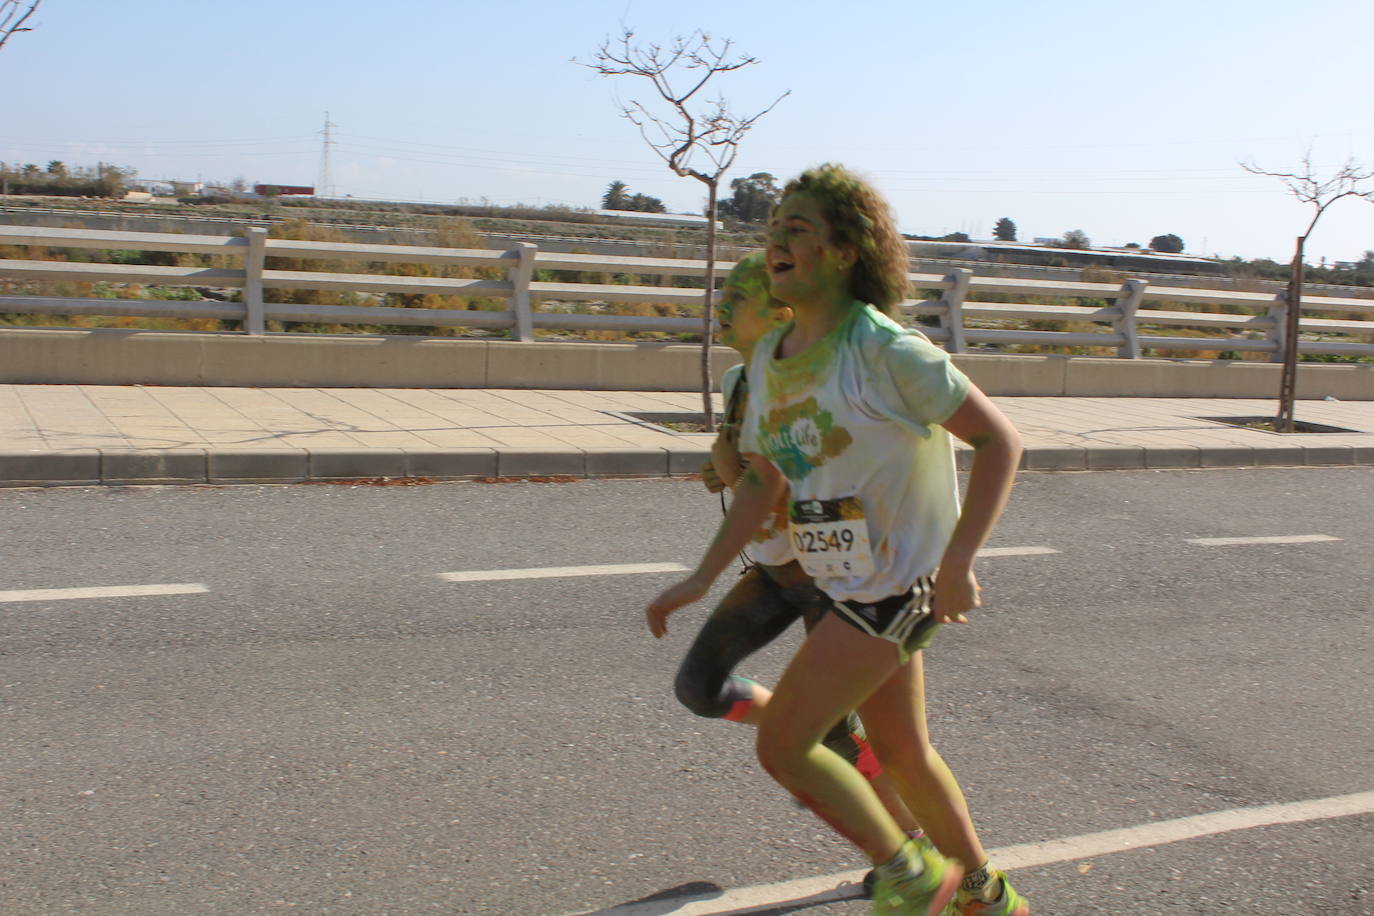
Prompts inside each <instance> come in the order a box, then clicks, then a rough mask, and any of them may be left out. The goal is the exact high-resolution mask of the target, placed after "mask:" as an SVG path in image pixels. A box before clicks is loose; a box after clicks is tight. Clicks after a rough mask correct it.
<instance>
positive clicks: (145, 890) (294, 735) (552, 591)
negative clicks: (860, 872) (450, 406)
mask: <svg viewBox="0 0 1374 916" xmlns="http://www.w3.org/2000/svg"><path fill="white" fill-rule="evenodd" d="M1371 494H1374V469H1368V468H1365V469H1341V468H1323V469H1291V470H1287V469H1259V470H1236V471H1194V472H1180V471H1171V472H1104V473H1077V474H1064V473H1061V474H1026V475H1023V477H1022V479H1021V481H1020V483H1019V484H1018V489H1017V493H1016V495H1015V498H1014V501H1013V505H1012V507H1011V509H1010V510H1009V513H1008V516H1007V518H1006V519H1005V520H1004V522H1003V524H1002V525H1001V526H1000V527H999V529H998V531H997V533H996V536H995V538H994V541H993V544H992V546H996V547H1047V548H1051V549H1053V550H1055V551H1058V552H1057V553H1046V554H1039V555H1028V556H1001V557H990V558H988V559H985V560H983V561H982V562H981V563H980V577H981V580H982V582H983V585H984V587H985V600H986V602H987V606H986V607H985V609H984V610H983V611H981V612H980V613H979V614H978V615H977V617H976V619H975V623H974V624H973V625H971V626H969V627H966V628H947V629H946V631H945V632H944V633H943V634H942V635H941V636H940V638H939V639H938V640H937V642H936V645H935V648H934V649H933V650H932V651H931V652H930V653H928V656H929V657H928V661H927V670H928V679H929V690H930V694H931V703H930V713H931V719H932V729H933V732H934V734H935V737H936V741H937V744H938V746H939V747H940V749H941V750H942V752H943V753H944V754H945V756H946V757H947V758H948V759H949V760H950V761H951V764H952V766H953V767H954V769H955V772H956V773H957V774H958V775H959V777H960V780H961V782H962V783H963V785H964V787H965V790H966V792H967V794H968V795H969V798H970V801H971V803H972V807H973V809H974V813H975V819H976V820H977V822H978V824H979V827H980V830H981V832H982V834H983V838H984V841H985V843H986V844H987V845H988V846H989V847H993V848H1001V847H1007V846H1010V845H1013V844H1023V843H1031V842H1037V841H1043V840H1052V839H1057V838H1062V837H1076V836H1080V835H1083V834H1090V833H1093V832H1095V831H1102V830H1109V829H1114V828H1135V827H1139V826H1141V825H1148V824H1154V823H1157V822H1161V821H1167V820H1170V819H1174V818H1182V817H1187V816H1190V815H1199V814H1207V813H1210V812H1217V811H1224V810H1230V809H1247V810H1248V809H1251V808H1253V807H1255V806H1261V805H1268V804H1273V803H1280V802H1296V801H1303V800H1307V799H1321V798H1329V797H1333V796H1343V795H1347V794H1350V793H1359V792H1368V791H1370V790H1371V789H1374V776H1371V773H1372V772H1374V765H1372V764H1374V721H1372V720H1371V716H1370V714H1369V711H1370V709H1374V653H1371V652H1370V619H1371V616H1370V615H1371V598H1372V597H1374V571H1372V570H1371V564H1370V560H1369V557H1370V556H1371V549H1372V548H1374V513H1372V512H1371V511H1370V509H1371V508H1372V507H1374V496H1371ZM718 518H719V506H718V504H716V503H715V501H714V499H713V498H712V497H709V496H708V495H706V493H705V492H704V490H702V489H701V486H700V484H699V483H695V482H690V481H688V482H674V481H666V480H651V481H579V482H577V483H571V484H528V483H525V484H494V485H492V484H476V483H460V484H444V485H436V486H427V487H412V488H400V487H386V488H377V487H340V486H295V487H238V488H211V487H204V488H142V489H110V488H94V489H63V490H8V491H6V490H0V560H3V562H2V563H0V912H3V913H6V914H28V913H67V912H81V913H108V914H164V913H165V914H188V913H195V914H257V913H281V912H301V913H329V914H410V913H430V912H434V913H460V914H502V916H504V914H515V913H520V914H533V916H563V914H569V913H575V912H584V911H593V910H598V909H610V908H613V907H615V906H617V905H620V904H625V903H627V902H631V901H636V900H645V899H646V898H653V897H655V895H662V894H664V893H665V892H671V893H684V892H709V891H711V890H712V889H720V890H722V891H723V892H726V891H731V890H732V889H737V888H743V887H750V886H754V885H764V884H771V883H773V882H780V881H788V880H791V879H797V878H805V877H807V876H817V875H830V874H834V873H838V872H844V871H847V870H851V869H856V868H859V867H860V866H861V865H862V863H861V861H860V859H859V857H858V855H857V854H856V853H855V852H854V851H853V850H852V849H850V848H849V847H848V846H847V845H846V844H844V843H843V842H842V841H840V840H838V839H837V838H834V837H832V836H830V835H829V833H828V831H826V830H825V829H824V828H823V827H822V826H821V825H820V824H819V822H817V821H815V820H814V819H813V818H812V817H811V816H810V815H809V814H807V813H805V812H802V811H799V810H798V809H797V808H796V807H795V806H794V805H792V803H791V802H790V801H789V800H788V799H787V798H785V797H784V796H783V795H782V793H781V792H780V790H778V789H777V788H776V787H775V786H774V785H773V784H772V783H771V782H770V781H769V780H768V779H767V778H766V777H765V776H763V775H762V774H761V773H760V772H759V769H758V767H757V765H756V764H755V763H754V762H753V758H752V749H751V741H750V736H749V735H748V734H747V733H746V731H745V729H744V727H743V726H735V725H732V724H729V723H723V722H716V721H706V720H700V719H696V718H694V717H692V716H691V715H690V714H688V713H687V712H686V711H685V710H682V709H681V708H680V707H678V706H677V705H676V703H675V701H674V700H673V698H672V696H671V688H670V684H671V678H672V674H673V670H674V668H675V666H676V664H677V661H678V660H679V658H680V657H681V654H682V653H683V651H685V649H686V646H687V642H688V640H689V639H690V637H691V635H692V633H693V632H694V630H695V627H696V625H697V624H698V623H699V622H700V620H701V618H702V614H703V610H701V609H692V610H686V611H683V612H681V613H680V614H679V615H678V616H676V617H675V618H673V621H672V625H671V626H672V630H671V633H670V635H669V637H668V638H667V639H665V640H664V641H662V642H655V641H654V640H653V639H652V638H651V637H649V635H648V634H647V631H646V629H645V627H644V624H643V618H642V611H641V609H642V606H643V604H644V602H645V601H646V600H647V599H648V597H650V596H651V595H652V594H653V593H654V592H655V590H656V589H657V588H659V587H661V586H662V585H664V584H666V583H667V582H668V581H670V580H671V578H672V574H671V573H648V574H637V575H624V576H601V577H579V578H546V579H513V580H505V581H476V582H452V581H446V580H444V579H442V578H440V577H439V575H438V574H440V573H443V572H456V571H472V570H489V569H512V568H527V567H551V566H577V565H584V564H603V563H605V564H619V563H664V562H674V561H677V562H683V563H692V562H694V561H695V559H696V557H697V555H698V553H699V551H700V549H701V547H702V546H703V545H704V543H705V540H706V538H707V537H708V536H709V534H710V532H711V531H712V530H713V527H714V525H715V524H716V522H717V520H718ZM1295 535H1323V536H1325V537H1327V538H1330V539H1329V540H1315V541H1310V542H1306V543H1295V544H1272V543H1246V544H1238V545H1231V546H1206V545H1200V544H1194V543H1190V541H1189V539H1196V538H1218V537H1272V536H1295ZM155 584H162V585H168V584H172V585H182V586H200V587H202V588H203V591H196V592H188V593H185V594H176V595H142V596H132V597H94V598H91V597H86V598H61V597H58V596H57V595H55V594H52V593H48V592H46V591H45V590H48V589H63V588H78V587H106V586H140V585H155ZM780 642H781V644H780V645H778V646H775V647H772V648H770V649H769V650H767V651H766V652H765V653H763V654H762V655H760V656H759V657H757V658H755V659H752V660H750V662H749V663H747V665H746V667H745V668H744V669H742V672H741V673H745V674H748V675H749V676H753V677H756V678H758V679H760V680H763V681H765V682H768V681H771V680H772V679H774V678H775V677H776V676H777V673H778V671H779V670H780V667H781V665H782V664H784V663H785V661H786V658H787V654H788V652H789V651H790V649H791V648H792V647H793V646H794V645H795V635H794V634H788V635H787V636H784V637H783V639H782V640H781V641H780ZM1371 828H1374V815H1370V814H1368V813H1366V814H1356V815H1352V816H1347V817H1338V818H1327V819H1321V820H1301V821H1298V822H1296V823H1290V824H1286V825H1275V826H1266V827H1258V828H1252V829H1245V830H1236V831H1230V832H1224V833H1216V834H1212V835H1207V836H1202V837H1198V838H1195V839H1190V840H1187V841H1183V842H1171V843H1164V844H1162V845H1155V846H1149V847H1147V848H1143V849H1138V850H1135V851H1129V852H1119V853H1113V854H1100V855H1094V856H1091V857H1087V858H1079V859H1074V860H1072V861H1065V862H1058V863H1052V864H1045V865H1041V866H1036V867H1028V868H1023V869H1021V870H1019V871H1017V872H1016V883H1017V886H1018V887H1019V888H1021V889H1022V890H1023V891H1024V892H1025V893H1026V894H1027V895H1028V896H1029V897H1030V898H1031V899H1032V903H1033V904H1034V907H1035V912H1036V913H1037V914H1056V913H1064V914H1102V913H1109V914H1114V913H1123V914H1124V913H1131V914H1156V913H1158V914H1193V913H1197V914H1201V913H1216V912H1225V913H1228V914H1260V913H1264V914H1274V913H1278V914H1287V913H1293V914H1297V913H1308V912H1314V913H1315V912H1322V913H1326V912H1339V913H1357V914H1358V913H1364V914H1368V913H1374V876H1372V875H1371V862H1374V838H1372V837H1374V831H1372V830H1371ZM722 899H724V898H722ZM647 906H648V910H649V911H652V912H655V913H661V914H665V916H666V914H670V913H672V912H673V908H674V905H673V904H672V903H670V902H663V903H661V904H658V905H647ZM644 909H645V908H644V907H641V910H644ZM791 911H793V910H791V909H789V908H788V907H785V906H784V907H781V908H774V909H773V910H772V911H771V912H774V913H781V912H791ZM805 912H807V913H809V914H826V916H850V914H861V913H865V912H867V910H866V907H865V905H864V904H863V903H861V902H858V901H849V902H841V903H832V904H827V905H823V906H818V907H813V908H809V909H807V910H806V911H805Z"/></svg>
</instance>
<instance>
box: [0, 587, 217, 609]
mask: <svg viewBox="0 0 1374 916" xmlns="http://www.w3.org/2000/svg"><path fill="white" fill-rule="evenodd" d="M209 590H210V589H209V588H208V587H206V586H204V585H200V584H197V583H182V584H171V585H105V586H98V587H94V588H29V589H18V590H14V591H7V592H0V604H4V603H6V602H10V601H66V600H68V599H72V598H144V597H148V596H151V595H195V594H200V593H203V592H208V591H209Z"/></svg>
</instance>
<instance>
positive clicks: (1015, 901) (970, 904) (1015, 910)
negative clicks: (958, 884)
mask: <svg viewBox="0 0 1374 916" xmlns="http://www.w3.org/2000/svg"><path fill="white" fill-rule="evenodd" d="M992 877H993V880H991V881H989V882H988V884H989V885H992V886H994V887H995V886H997V885H999V884H1000V885H1001V887H1002V891H1001V893H1000V894H999V895H998V897H997V899H996V900H986V899H984V898H982V897H980V896H976V895H974V894H973V893H972V892H970V891H966V890H964V889H963V888H960V889H959V892H958V893H957V894H955V896H954V902H952V903H951V904H950V905H949V910H947V912H948V913H949V916H1030V904H1029V903H1027V902H1026V898H1025V897H1022V896H1021V895H1020V894H1018V893H1016V888H1014V887H1012V886H1011V882H1010V881H1008V880H1007V874H1006V872H1003V871H997V870H995V869H994V870H993V872H992Z"/></svg>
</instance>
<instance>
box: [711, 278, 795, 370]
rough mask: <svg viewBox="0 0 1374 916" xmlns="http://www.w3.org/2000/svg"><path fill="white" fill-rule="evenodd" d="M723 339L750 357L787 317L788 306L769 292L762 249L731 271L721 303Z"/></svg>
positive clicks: (721, 331) (723, 341)
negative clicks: (770, 332)
mask: <svg viewBox="0 0 1374 916" xmlns="http://www.w3.org/2000/svg"><path fill="white" fill-rule="evenodd" d="M719 314H720V342H721V343H722V344H724V345H725V346H727V347H733V348H734V349H736V350H738V351H739V352H740V353H741V354H742V355H743V356H744V357H745V359H748V358H749V355H750V353H751V352H752V351H753V349H754V344H755V343H757V342H758V340H759V338H761V337H762V336H763V335H764V334H766V333H768V332H769V331H771V330H772V329H773V328H775V327H777V326H778V325H779V324H781V323H782V322H784V321H785V320H786V319H787V316H788V312H787V307H786V306H785V305H783V304H782V303H781V302H778V301H777V300H776V299H773V298H772V297H771V296H769V293H768V270H767V268H766V267H765V265H764V262H763V255H762V253H759V252H754V253H753V254H748V255H745V256H744V257H743V258H741V259H740V261H739V263H737V264H736V265H735V266H734V268H733V269H732V270H731V271H730V276H729V277H728V278H726V281H725V288H724V290H723V294H722V296H721V304H720V312H719Z"/></svg>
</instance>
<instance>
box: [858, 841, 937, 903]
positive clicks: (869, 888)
mask: <svg viewBox="0 0 1374 916" xmlns="http://www.w3.org/2000/svg"><path fill="white" fill-rule="evenodd" d="M906 835H907V836H909V837H911V839H912V841H913V842H916V843H921V844H923V845H926V846H929V847H930V848H931V849H934V848H935V844H933V843H931V842H930V837H928V836H926V835H925V833H924V832H923V831H920V830H908V831H907V832H906ZM876 880H878V872H877V871H876V870H875V869H872V868H870V869H869V870H868V872H867V873H866V874H865V875H864V879H863V881H862V882H861V884H860V886H861V887H862V888H863V898H864V899H865V900H872V899H873V882H874V881H876Z"/></svg>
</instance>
